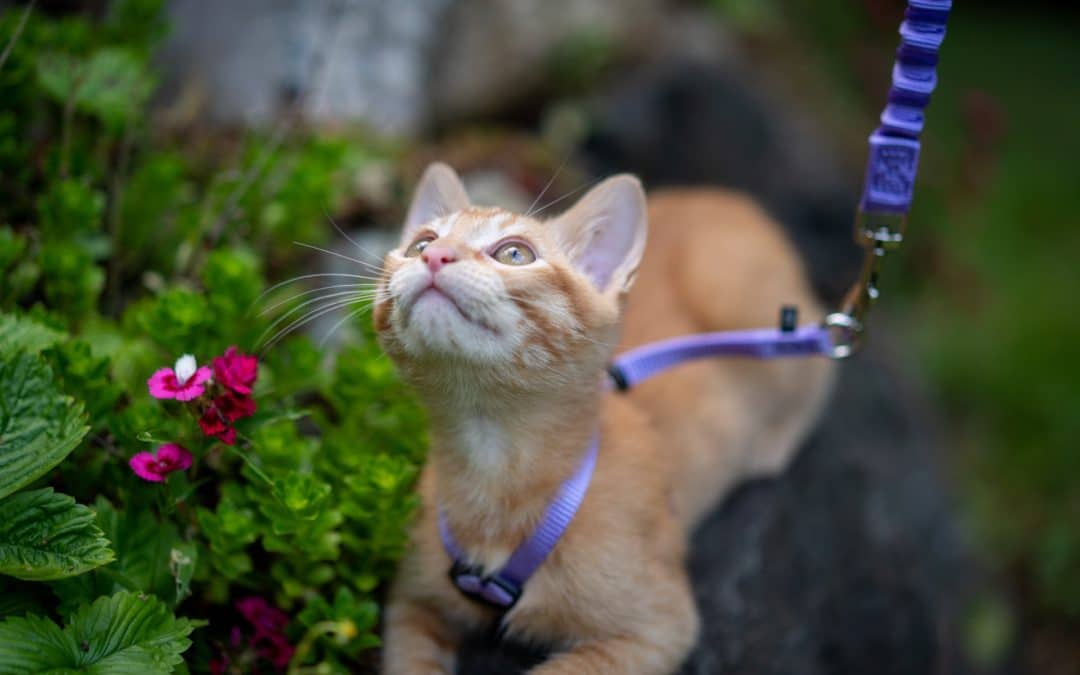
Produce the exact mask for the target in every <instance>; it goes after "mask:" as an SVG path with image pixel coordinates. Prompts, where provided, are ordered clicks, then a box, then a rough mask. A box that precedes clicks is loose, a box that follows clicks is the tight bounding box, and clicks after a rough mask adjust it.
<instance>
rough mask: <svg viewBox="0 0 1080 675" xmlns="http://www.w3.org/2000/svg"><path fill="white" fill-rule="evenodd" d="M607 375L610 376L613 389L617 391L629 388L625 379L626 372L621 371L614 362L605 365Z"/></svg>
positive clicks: (628, 383)
mask: <svg viewBox="0 0 1080 675" xmlns="http://www.w3.org/2000/svg"><path fill="white" fill-rule="evenodd" d="M607 372H608V375H610V376H611V381H612V382H614V383H615V389H617V390H619V391H628V390H629V389H630V382H629V380H627V379H626V373H624V372H623V371H622V368H619V367H618V366H617V365H615V364H614V363H613V364H611V365H610V366H608V367H607Z"/></svg>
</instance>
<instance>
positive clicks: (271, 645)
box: [236, 596, 296, 668]
mask: <svg viewBox="0 0 1080 675" xmlns="http://www.w3.org/2000/svg"><path fill="white" fill-rule="evenodd" d="M236 609H237V610H239V612H240V614H242V615H243V616H244V618H245V619H247V620H248V623H250V624H251V625H252V627H253V628H254V629H255V634H254V635H253V636H252V637H251V638H250V639H249V640H248V644H250V645H251V646H252V647H255V648H256V649H257V650H258V654H259V656H261V657H263V658H265V659H267V660H269V661H270V662H271V663H273V664H274V665H275V666H276V667H278V668H284V667H285V666H287V665H289V661H290V660H292V656H293V653H294V652H295V651H296V648H295V647H293V646H292V645H291V644H289V640H288V638H287V637H286V636H285V629H286V628H288V626H289V615H288V614H286V613H285V612H283V611H281V610H280V609H278V608H276V607H271V606H270V605H269V604H268V603H267V602H266V600H264V599H262V598H260V597H258V596H251V597H247V598H243V599H241V600H239V601H237V603H236Z"/></svg>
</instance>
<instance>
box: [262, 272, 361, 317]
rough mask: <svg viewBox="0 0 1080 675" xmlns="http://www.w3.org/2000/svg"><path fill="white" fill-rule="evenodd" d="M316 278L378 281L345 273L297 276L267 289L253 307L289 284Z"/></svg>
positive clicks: (319, 273)
mask: <svg viewBox="0 0 1080 675" xmlns="http://www.w3.org/2000/svg"><path fill="white" fill-rule="evenodd" d="M316 277H348V278H351V279H363V280H365V281H378V280H377V279H374V278H372V277H367V276H364V275H362V274H347V273H345V272H318V273H315V274H302V275H300V276H296V277H293V278H291V279H286V280H285V281H279V282H278V283H276V284H274V285H273V286H271V287H270V288H268V289H266V290H265V291H263V292H262V293H260V294H259V297H257V298H255V301H254V302H252V303H251V306H252V307H254V306H255V305H256V304H257V303H258V302H259V301H260V300H262V299H263V298H264V297H266V296H267V295H268V294H270V293H272V292H274V291H276V290H277V289H279V288H281V287H282V286H285V285H287V284H294V283H296V282H298V281H303V280H304V279H314V278H316ZM249 311H250V310H249Z"/></svg>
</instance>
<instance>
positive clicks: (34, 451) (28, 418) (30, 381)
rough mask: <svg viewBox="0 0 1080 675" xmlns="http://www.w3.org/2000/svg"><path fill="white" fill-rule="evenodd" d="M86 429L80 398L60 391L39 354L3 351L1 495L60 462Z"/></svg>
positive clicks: (0, 358) (0, 379) (0, 364)
mask: <svg viewBox="0 0 1080 675" xmlns="http://www.w3.org/2000/svg"><path fill="white" fill-rule="evenodd" d="M87 429H88V428H87V426H86V424H85V423H84V416H83V409H82V404H81V403H76V402H73V401H72V400H71V399H70V398H69V397H66V396H63V395H62V394H61V393H60V391H59V390H58V389H57V387H56V385H55V383H54V382H53V378H52V371H51V369H50V368H49V366H48V365H47V364H46V363H45V361H43V360H42V359H41V357H39V356H35V355H33V354H30V353H27V352H22V351H20V352H9V351H4V352H0V498H3V497H6V496H8V495H10V494H11V493H12V492H14V491H16V490H18V489H20V488H22V487H24V486H26V485H29V484H30V483H32V482H34V481H35V480H37V479H38V478H40V477H41V476H42V475H44V474H45V472H47V471H48V470H49V469H51V468H53V467H54V466H56V465H57V464H59V463H60V462H61V460H63V459H64V458H65V457H67V455H68V453H70V452H71V451H72V450H74V449H75V446H76V445H78V443H79V441H80V440H82V438H83V436H85V435H86V432H87Z"/></svg>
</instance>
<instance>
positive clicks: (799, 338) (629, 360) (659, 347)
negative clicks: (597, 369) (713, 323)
mask: <svg viewBox="0 0 1080 675" xmlns="http://www.w3.org/2000/svg"><path fill="white" fill-rule="evenodd" d="M832 351H833V341H832V337H831V335H830V333H829V329H828V328H826V327H824V326H819V325H810V326H802V327H801V328H798V329H795V330H791V331H787V330H783V329H780V330H776V329H772V328H755V329H752V330H733V331H725V332H723V333H702V334H700V335H686V336H684V337H677V338H671V339H668V340H661V341H660V342H653V343H651V344H647V345H642V346H641V347H637V348H636V349H631V350H630V351H628V352H625V353H623V354H621V355H620V356H618V357H616V359H615V362H614V363H612V364H611V366H610V367H609V368H608V374H610V375H611V379H612V380H613V381H614V382H615V387H616V388H617V389H619V390H620V391H625V390H626V389H629V388H630V387H632V386H634V385H635V384H637V383H639V382H641V381H642V380H646V379H648V378H650V377H652V376H653V375H656V374H657V373H659V372H661V371H664V370H667V369H668V368H673V367H675V366H677V365H679V364H680V363H684V362H686V361H691V360H694V359H701V358H705V357H708V356H746V357H751V358H756V359H773V358H778V357H781V356H822V355H826V356H827V355H830V354H832Z"/></svg>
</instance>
